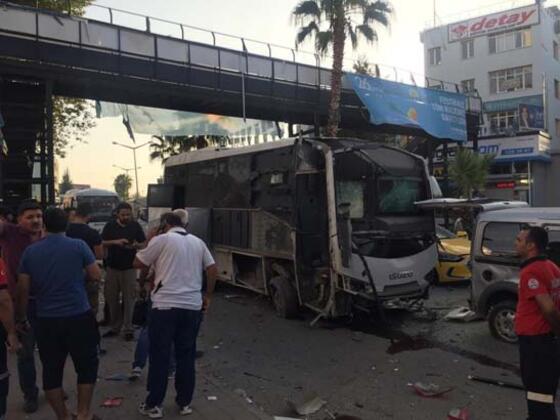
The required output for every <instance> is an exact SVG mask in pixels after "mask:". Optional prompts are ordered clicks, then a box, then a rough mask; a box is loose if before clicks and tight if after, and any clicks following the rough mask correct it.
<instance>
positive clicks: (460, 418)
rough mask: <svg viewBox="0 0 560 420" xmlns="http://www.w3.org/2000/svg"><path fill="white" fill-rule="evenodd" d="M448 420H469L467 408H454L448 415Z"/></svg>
mask: <svg viewBox="0 0 560 420" xmlns="http://www.w3.org/2000/svg"><path fill="white" fill-rule="evenodd" d="M447 420H469V411H468V410H467V408H466V407H465V408H454V409H453V410H451V411H450V412H449V413H448V414H447Z"/></svg>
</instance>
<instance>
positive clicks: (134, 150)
mask: <svg viewBox="0 0 560 420" xmlns="http://www.w3.org/2000/svg"><path fill="white" fill-rule="evenodd" d="M151 143H152V142H151V141H147V142H146V143H143V144H140V145H138V146H129V145H127V144H122V143H119V142H116V141H114V142H113V144H114V145H115V146H121V147H124V148H126V149H130V150H132V155H133V156H134V179H135V181H136V199H138V197H140V192H139V189H138V166H136V149H140V148H141V147H144V146H147V145H148V144H151Z"/></svg>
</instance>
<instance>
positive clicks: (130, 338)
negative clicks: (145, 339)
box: [124, 332, 134, 341]
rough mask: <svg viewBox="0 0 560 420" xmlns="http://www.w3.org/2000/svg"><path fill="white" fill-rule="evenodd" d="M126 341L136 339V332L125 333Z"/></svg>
mask: <svg viewBox="0 0 560 420" xmlns="http://www.w3.org/2000/svg"><path fill="white" fill-rule="evenodd" d="M124 341H134V333H133V332H127V333H125V334H124Z"/></svg>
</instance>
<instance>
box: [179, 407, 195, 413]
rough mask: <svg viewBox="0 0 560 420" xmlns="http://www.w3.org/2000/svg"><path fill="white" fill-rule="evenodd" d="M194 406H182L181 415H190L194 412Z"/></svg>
mask: <svg viewBox="0 0 560 420" xmlns="http://www.w3.org/2000/svg"><path fill="white" fill-rule="evenodd" d="M192 412H193V411H192V408H190V407H189V406H188V405H185V406H184V407H181V408H180V411H179V414H180V415H181V416H188V415H189V414H192Z"/></svg>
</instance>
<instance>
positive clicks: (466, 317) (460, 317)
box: [443, 306, 479, 322]
mask: <svg viewBox="0 0 560 420" xmlns="http://www.w3.org/2000/svg"><path fill="white" fill-rule="evenodd" d="M443 319H445V320H446V321H463V322H472V321H476V320H478V319H479V317H478V315H477V314H476V312H474V311H471V310H470V308H467V307H466V306H461V307H459V308H455V309H453V310H452V311H450V312H449V313H448V314H447V315H445V317H444V318H443Z"/></svg>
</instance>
